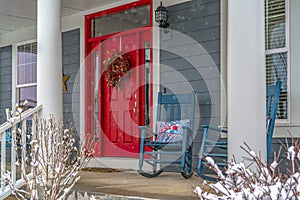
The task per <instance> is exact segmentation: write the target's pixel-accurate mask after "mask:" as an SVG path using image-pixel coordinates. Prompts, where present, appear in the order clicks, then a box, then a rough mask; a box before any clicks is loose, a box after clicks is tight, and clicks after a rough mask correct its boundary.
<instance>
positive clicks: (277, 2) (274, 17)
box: [265, 0, 289, 120]
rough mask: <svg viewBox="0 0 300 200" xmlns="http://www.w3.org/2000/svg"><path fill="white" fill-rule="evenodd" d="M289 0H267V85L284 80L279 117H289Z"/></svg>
mask: <svg viewBox="0 0 300 200" xmlns="http://www.w3.org/2000/svg"><path fill="white" fill-rule="evenodd" d="M287 8H288V6H287V0H265V20H266V21H265V30H266V36H265V41H266V76H267V77H266V79H267V85H272V84H275V82H276V81H277V80H280V81H281V82H282V85H281V95H280V99H279V105H278V113H277V119H286V120H287V119H288V106H289V105H288V91H289V86H288V82H289V81H288V56H289V54H288V53H289V52H288V37H287V36H288V32H287V30H288V28H287V27H288V18H287V16H288V14H287Z"/></svg>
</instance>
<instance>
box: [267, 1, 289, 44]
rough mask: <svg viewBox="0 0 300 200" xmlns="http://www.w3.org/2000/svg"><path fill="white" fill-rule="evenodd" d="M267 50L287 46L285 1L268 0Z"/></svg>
mask: <svg viewBox="0 0 300 200" xmlns="http://www.w3.org/2000/svg"><path fill="white" fill-rule="evenodd" d="M265 9H266V23H265V26H266V27H265V28H266V49H267V50H269V49H276V48H283V47H285V46H286V41H285V40H286V37H285V36H286V33H285V23H286V20H285V13H286V6H285V0H266V1H265Z"/></svg>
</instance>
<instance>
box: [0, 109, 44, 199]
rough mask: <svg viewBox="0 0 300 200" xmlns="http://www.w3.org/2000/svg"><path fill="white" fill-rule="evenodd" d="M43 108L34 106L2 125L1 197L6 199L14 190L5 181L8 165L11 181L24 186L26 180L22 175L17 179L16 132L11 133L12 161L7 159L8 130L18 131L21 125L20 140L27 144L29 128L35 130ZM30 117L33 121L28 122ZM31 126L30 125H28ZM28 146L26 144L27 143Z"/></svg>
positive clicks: (23, 149)
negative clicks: (38, 116)
mask: <svg viewBox="0 0 300 200" xmlns="http://www.w3.org/2000/svg"><path fill="white" fill-rule="evenodd" d="M41 109H42V105H38V106H36V107H34V108H30V109H28V110H26V111H24V112H23V113H22V114H21V117H19V116H17V117H13V120H12V122H5V123H3V124H1V125H0V138H1V179H0V180H1V187H0V199H4V198H6V197H8V196H9V195H10V194H11V193H12V191H11V189H10V187H9V186H8V185H7V184H6V183H5V182H4V181H3V178H4V173H6V172H7V169H6V167H7V166H9V164H10V165H11V170H10V171H11V181H12V183H13V184H14V185H15V186H17V187H18V188H20V187H22V186H23V185H24V184H25V182H24V180H23V179H22V178H21V177H18V179H17V167H16V158H17V152H16V150H15V148H14V147H13V144H15V143H16V136H15V134H11V144H10V145H11V151H10V158H11V159H10V160H11V161H10V162H9V161H8V159H7V155H6V154H7V152H6V151H7V148H6V147H7V145H9V144H7V136H6V134H7V132H11V133H13V132H17V128H18V126H21V127H22V129H23V130H25V131H22V132H21V133H22V135H21V136H20V138H19V139H20V140H22V141H25V142H24V143H23V144H26V137H27V135H26V133H27V130H31V131H32V132H35V123H36V119H37V115H38V113H39V111H40V110H41ZM28 119H31V123H30V124H29V123H26V122H27V120H28ZM28 126H30V127H28ZM25 147H26V145H25ZM21 151H26V148H22V150H21Z"/></svg>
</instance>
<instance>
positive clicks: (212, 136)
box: [198, 81, 281, 181]
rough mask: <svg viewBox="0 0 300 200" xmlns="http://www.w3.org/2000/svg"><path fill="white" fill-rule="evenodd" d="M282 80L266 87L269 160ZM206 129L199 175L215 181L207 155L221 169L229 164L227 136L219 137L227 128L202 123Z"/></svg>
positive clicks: (201, 149)
mask: <svg viewBox="0 0 300 200" xmlns="http://www.w3.org/2000/svg"><path fill="white" fill-rule="evenodd" d="M280 87H281V82H280V81H277V82H276V84H275V85H270V86H267V88H266V126H267V162H268V161H269V159H268V157H269V155H270V149H271V144H272V137H273V131H274V126H275V119H276V113H277V107H278V101H279V96H280ZM202 127H203V129H204V133H203V137H202V144H201V147H200V152H199V162H198V175H199V176H200V177H201V178H203V179H206V180H211V181H215V180H216V178H215V177H214V176H212V174H211V172H209V171H208V169H204V166H206V165H207V162H206V160H205V157H207V156H209V157H212V158H213V159H214V161H215V163H216V164H217V165H218V167H219V168H220V169H224V167H226V166H227V141H226V139H225V138H219V136H220V134H227V130H225V129H220V128H216V127H211V126H208V125H202Z"/></svg>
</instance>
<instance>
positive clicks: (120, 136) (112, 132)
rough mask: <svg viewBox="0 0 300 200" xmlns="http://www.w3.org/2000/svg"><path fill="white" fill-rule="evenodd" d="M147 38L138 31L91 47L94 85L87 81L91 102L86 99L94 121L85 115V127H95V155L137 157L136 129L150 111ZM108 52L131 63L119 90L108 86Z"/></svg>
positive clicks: (144, 30) (147, 31)
mask: <svg viewBox="0 0 300 200" xmlns="http://www.w3.org/2000/svg"><path fill="white" fill-rule="evenodd" d="M150 38H151V32H150V29H149V28H141V29H135V30H130V31H125V32H122V33H119V34H115V35H113V36H110V37H107V36H105V37H102V38H99V40H97V41H94V42H93V44H92V45H91V46H92V47H94V48H93V50H92V51H91V52H92V53H91V55H92V56H90V58H89V61H88V63H89V67H90V70H91V71H89V72H88V74H91V75H90V76H89V78H92V79H94V84H91V80H87V83H88V85H90V87H87V88H88V91H90V92H87V95H89V96H90V98H92V99H93V100H91V99H90V98H87V99H88V100H87V101H86V102H87V103H88V102H90V103H93V104H94V109H92V110H93V111H94V115H93V116H94V119H92V117H91V116H88V118H89V119H88V120H90V121H87V123H86V124H87V126H89V128H91V130H92V127H94V130H93V131H94V132H96V134H95V135H96V137H98V144H97V146H96V155H97V156H118V157H138V153H139V128H138V126H140V125H144V124H145V121H146V119H145V116H146V118H147V117H148V116H147V115H149V113H148V114H145V113H147V112H148V111H149V109H148V111H147V108H146V107H147V105H146V99H147V98H148V100H147V101H148V103H147V104H149V94H150V93H149V91H150V88H149V87H146V86H145V82H146V79H149V78H147V77H146V75H147V76H148V73H149V65H150V61H149V60H148V59H147V57H149V56H150V46H151V43H150ZM147 49H148V50H149V51H148V53H147ZM111 52H121V54H122V55H127V58H128V61H129V63H130V71H129V72H127V74H126V75H125V78H124V79H122V81H121V83H120V85H119V86H118V87H112V86H110V85H109V82H108V78H107V76H106V73H107V72H106V70H105V69H106V68H107V63H105V61H106V60H108V59H109V57H110V56H111ZM150 57H151V56H150ZM147 65H148V70H146V68H147ZM145 66H146V67H145ZM145 77H146V79H145ZM89 78H88V79H89ZM147 82H149V80H148V81H147ZM146 90H149V91H148V92H147V91H146ZM93 101H94V102H93ZM88 104H89V103H88ZM148 106H149V105H148ZM87 107H89V106H87ZM95 119H96V120H95Z"/></svg>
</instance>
